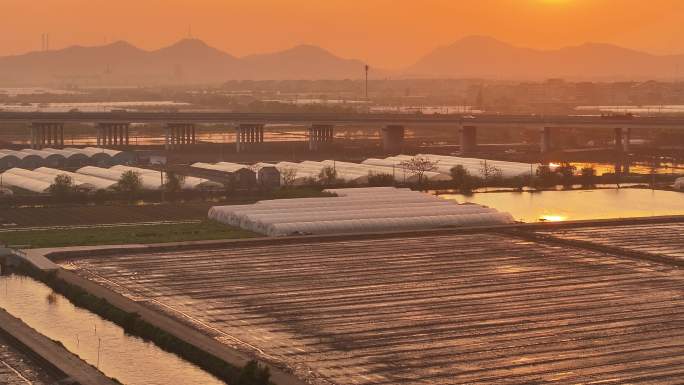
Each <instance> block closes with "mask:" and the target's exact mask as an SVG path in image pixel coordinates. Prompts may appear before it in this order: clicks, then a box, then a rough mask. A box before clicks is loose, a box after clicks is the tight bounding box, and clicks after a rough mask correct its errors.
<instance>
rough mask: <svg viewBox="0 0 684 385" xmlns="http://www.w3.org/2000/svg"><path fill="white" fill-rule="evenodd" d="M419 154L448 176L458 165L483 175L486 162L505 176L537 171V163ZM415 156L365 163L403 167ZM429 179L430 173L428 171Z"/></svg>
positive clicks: (395, 157)
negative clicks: (402, 164)
mask: <svg viewBox="0 0 684 385" xmlns="http://www.w3.org/2000/svg"><path fill="white" fill-rule="evenodd" d="M417 156H420V157H423V158H426V159H429V160H431V161H434V162H436V166H435V170H434V172H435V173H436V174H441V175H443V176H448V175H450V173H451V169H452V168H454V167H455V166H457V165H461V166H463V168H465V169H466V171H468V173H470V174H471V175H474V176H482V175H483V174H484V166H485V163H486V165H487V168H488V169H489V171H490V172H491V171H492V168H495V169H496V170H498V171H500V173H501V176H502V177H504V178H512V177H518V176H527V175H534V174H535V173H536V172H537V168H538V166H537V165H533V164H528V163H518V162H506V161H499V160H489V159H478V158H464V157H457V156H446V155H434V154H418V155H417ZM411 158H413V156H410V155H397V156H390V157H387V158H385V159H375V158H370V159H366V160H365V161H363V164H369V165H377V166H386V167H394V168H400V169H401V163H402V162H405V161H408V160H410V159H411ZM425 175H426V176H428V179H429V180H433V179H431V177H430V176H429V175H430V174H428V173H426V174H425Z"/></svg>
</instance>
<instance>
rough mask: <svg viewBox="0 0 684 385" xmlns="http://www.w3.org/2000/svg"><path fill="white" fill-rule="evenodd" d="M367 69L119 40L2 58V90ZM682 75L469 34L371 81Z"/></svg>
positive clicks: (194, 44) (663, 62)
mask: <svg viewBox="0 0 684 385" xmlns="http://www.w3.org/2000/svg"><path fill="white" fill-rule="evenodd" d="M364 64H365V63H364V62H362V61H360V60H355V59H344V58H341V57H339V56H336V55H334V54H333V53H331V52H329V51H326V50H325V49H323V48H320V47H317V46H313V45H299V46H296V47H293V48H290V49H287V50H283V51H279V52H273V53H264V54H256V55H248V56H245V57H241V58H240V57H236V56H233V55H230V54H228V53H226V52H223V51H221V50H219V49H216V48H213V47H211V46H209V45H207V44H206V43H204V42H203V41H201V40H198V39H184V40H181V41H178V42H177V43H175V44H172V45H170V46H168V47H164V48H161V49H158V50H153V51H146V50H142V49H140V48H137V47H135V46H133V45H131V44H129V43H127V42H123V41H119V42H115V43H112V44H108V45H104V46H97V47H82V46H72V47H68V48H65V49H61V50H55V51H48V52H31V53H27V54H23V55H16V56H6V57H0V86H17V85H44V84H51V83H55V82H62V83H64V82H80V83H88V82H90V83H93V84H107V85H116V84H125V85H155V84H159V85H164V84H198V83H220V82H224V81H228V80H318V79H330V80H336V79H360V78H362V77H363V66H364ZM371 67H372V66H371ZM372 68H373V67H372ZM681 70H684V55H662V56H660V55H652V54H648V53H644V52H639V51H635V50H631V49H626V48H622V47H618V46H615V45H610V44H598V43H586V44H583V45H579V46H574V47H565V48H560V49H556V50H537V49H531V48H524V47H516V46H514V45H511V44H508V43H505V42H502V41H500V40H496V39H494V38H491V37H486V36H470V37H466V38H463V39H460V40H458V41H456V42H455V43H453V44H451V45H449V46H445V47H440V48H437V49H435V50H433V51H432V52H430V53H428V54H427V55H425V56H423V57H422V58H420V60H418V61H417V62H416V63H415V64H413V65H412V66H410V67H408V68H406V69H404V70H399V71H392V72H390V71H384V70H380V69H374V70H373V71H372V74H373V76H374V77H375V78H379V77H380V78H384V77H388V76H392V77H400V78H411V77H418V78H421V77H422V78H484V79H505V80H542V79H546V78H550V77H563V78H568V79H586V80H620V79H634V80H641V79H666V78H673V77H675V76H676V75H679V71H681Z"/></svg>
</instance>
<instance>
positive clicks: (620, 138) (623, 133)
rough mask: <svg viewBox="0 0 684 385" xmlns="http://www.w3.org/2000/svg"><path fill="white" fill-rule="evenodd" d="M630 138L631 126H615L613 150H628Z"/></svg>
mask: <svg viewBox="0 0 684 385" xmlns="http://www.w3.org/2000/svg"><path fill="white" fill-rule="evenodd" d="M631 140H632V129H631V128H622V127H616V128H615V151H617V152H629V151H630V149H631V148H630V141H631Z"/></svg>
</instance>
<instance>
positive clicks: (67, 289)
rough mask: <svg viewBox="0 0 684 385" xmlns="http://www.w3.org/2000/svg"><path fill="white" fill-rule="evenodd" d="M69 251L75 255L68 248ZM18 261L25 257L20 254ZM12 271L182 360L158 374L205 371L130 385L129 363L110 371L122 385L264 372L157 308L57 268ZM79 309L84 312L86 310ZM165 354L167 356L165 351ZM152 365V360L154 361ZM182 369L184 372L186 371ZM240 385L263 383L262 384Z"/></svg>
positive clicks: (201, 383)
mask: <svg viewBox="0 0 684 385" xmlns="http://www.w3.org/2000/svg"><path fill="white" fill-rule="evenodd" d="M72 252H75V251H74V250H72ZM23 257H24V258H26V256H25V255H24V256H23ZM39 259H40V258H37V259H36V256H32V258H31V259H26V260H27V261H28V260H33V261H35V260H39ZM18 270H19V271H20V272H21V273H22V274H25V275H27V276H30V277H31V278H30V279H31V280H33V279H36V280H38V281H34V282H38V283H40V284H41V285H42V284H45V285H47V286H46V287H50V288H51V289H52V290H54V291H55V292H56V293H59V295H60V298H62V299H63V300H64V301H67V299H68V301H70V302H72V303H73V304H74V305H75V306H77V307H78V308H79V309H81V311H83V312H87V313H89V314H90V315H91V316H95V314H97V315H99V316H100V317H102V318H103V319H106V320H109V321H111V322H110V323H113V324H116V325H118V327H120V328H121V329H122V331H123V332H125V334H127V335H129V334H130V335H134V336H138V337H141V338H143V339H144V340H145V341H152V342H154V345H153V346H155V348H156V349H157V350H161V349H163V350H164V351H166V352H170V353H173V354H172V356H173V357H176V355H177V356H178V357H181V358H182V360H181V359H180V358H177V359H176V360H175V361H176V362H175V363H168V362H167V363H166V364H164V362H165V361H164V360H161V362H162V364H161V367H160V368H159V370H165V369H163V368H165V367H169V365H171V366H174V365H175V366H177V365H179V364H183V365H186V366H187V365H190V364H193V365H191V366H193V368H196V369H197V370H199V369H200V368H201V369H203V370H200V372H202V373H205V374H201V373H200V374H198V373H197V372H196V370H192V371H193V372H194V373H193V374H192V375H191V376H190V377H191V378H190V379H188V377H187V373H185V375H184V373H178V372H177V373H173V371H171V375H170V376H169V378H167V379H165V378H161V379H159V381H158V382H154V381H152V382H150V381H149V380H147V381H144V380H143V379H144V378H146V377H142V379H141V378H137V379H136V378H133V381H131V376H130V373H125V372H124V371H125V370H127V368H129V367H130V365H128V366H127V365H118V368H114V369H118V370H119V371H118V373H122V375H123V376H128V378H129V381H125V380H122V381H123V382H124V383H126V384H133V385H136V384H167V383H173V381H174V380H176V379H178V378H182V379H183V384H197V385H205V384H214V383H217V384H218V383H224V381H225V383H231V384H241V383H243V382H241V381H244V380H245V373H247V377H259V378H264V376H263V374H264V371H263V369H262V368H263V367H264V366H263V365H257V363H256V362H255V361H253V360H252V358H251V357H250V355H248V354H244V353H242V352H238V351H237V350H235V349H232V348H230V347H228V346H226V345H225V344H222V343H221V342H219V341H217V340H215V339H214V338H212V336H211V335H210V334H209V333H203V332H199V331H197V330H196V329H191V328H190V327H189V326H188V325H185V324H184V323H183V322H178V321H175V320H173V319H171V318H170V317H167V316H165V315H164V314H163V309H160V310H161V311H155V310H153V309H151V308H148V307H146V306H145V305H143V304H139V303H136V302H135V301H134V300H131V299H129V298H127V297H124V296H122V295H119V294H116V293H114V292H113V291H110V290H108V289H107V288H105V287H103V286H99V285H98V284H97V283H93V282H91V281H89V280H87V279H84V278H81V277H79V276H77V275H75V274H73V273H71V272H69V271H66V270H63V269H61V268H60V269H58V270H52V271H50V270H46V271H40V270H38V269H36V268H35V266H29V265H28V264H27V263H26V264H23V265H22V266H20V267H19V268H18ZM62 296H63V297H62ZM0 306H1V302H0ZM83 309H87V311H86V310H83ZM14 310H15V311H20V308H16V307H15V308H14ZM90 312H93V313H95V314H93V313H90ZM95 330H97V328H96V329H95ZM78 343H79V342H78V341H77V344H78ZM72 348H73V346H72ZM159 348H161V349H159ZM136 350H140V348H137V349H133V350H132V351H136ZM120 353H123V352H120ZM166 354H167V355H168V353H166ZM119 355H121V354H119ZM165 360H166V361H169V359H168V357H165ZM153 361H158V359H155V360H153ZM130 364H131V365H133V364H134V365H135V366H138V367H140V368H141V369H142V370H143V372H142V373H140V375H143V376H146V375H149V373H155V372H157V370H155V369H154V368H153V369H152V370H149V368H148V367H147V364H152V366H153V367H154V366H155V365H153V364H154V362H152V361H150V362H140V360H138V361H136V362H135V363H130ZM255 366H256V368H257V370H256V371H255V370H254V368H255ZM268 369H269V372H270V379H271V382H272V383H275V384H278V385H280V384H284V385H304V382H302V381H300V380H298V379H297V378H295V377H294V376H292V375H290V374H289V373H287V372H284V371H282V370H280V369H279V368H277V367H274V366H268ZM185 370H186V371H187V370H188V368H187V367H186V369H185ZM205 371H206V372H205ZM181 372H182V371H181ZM208 373H211V374H212V375H213V376H216V377H213V376H211V377H212V378H213V379H207V377H206V376H207V375H208ZM266 378H267V377H266ZM219 379H220V380H219ZM169 381H170V382H169ZM244 383H250V384H252V383H254V384H261V383H264V384H265V383H266V382H263V381H262V382H259V381H255V382H244Z"/></svg>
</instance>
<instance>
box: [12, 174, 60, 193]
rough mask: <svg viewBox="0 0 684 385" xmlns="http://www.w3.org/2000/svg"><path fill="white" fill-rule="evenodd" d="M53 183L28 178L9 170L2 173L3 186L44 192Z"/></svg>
mask: <svg viewBox="0 0 684 385" xmlns="http://www.w3.org/2000/svg"><path fill="white" fill-rule="evenodd" d="M51 185H52V183H48V182H45V181H42V180H39V179H33V178H27V177H26V176H24V175H19V174H15V173H12V172H9V171H6V172H4V173H2V174H0V186H1V187H16V188H20V189H22V190H26V191H31V192H35V193H40V194H42V193H46V192H48V191H49V190H50V186H51Z"/></svg>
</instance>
